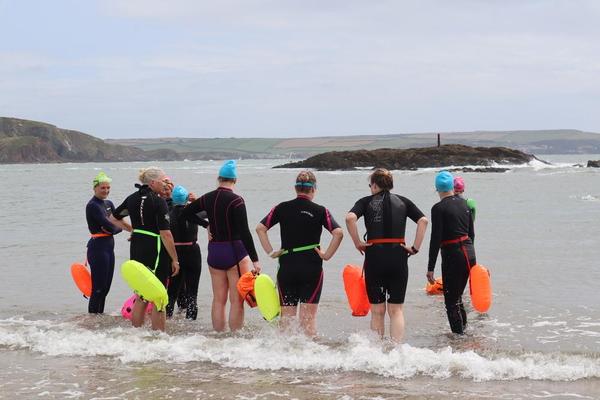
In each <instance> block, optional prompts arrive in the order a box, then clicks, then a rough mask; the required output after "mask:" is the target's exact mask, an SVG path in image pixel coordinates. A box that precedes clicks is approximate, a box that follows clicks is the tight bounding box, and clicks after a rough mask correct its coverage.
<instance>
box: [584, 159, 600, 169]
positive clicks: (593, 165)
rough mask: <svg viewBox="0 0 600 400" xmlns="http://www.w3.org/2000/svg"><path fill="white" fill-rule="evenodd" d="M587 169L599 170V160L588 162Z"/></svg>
mask: <svg viewBox="0 0 600 400" xmlns="http://www.w3.org/2000/svg"><path fill="white" fill-rule="evenodd" d="M587 167H588V168H600V160H596V161H594V160H588V163H587Z"/></svg>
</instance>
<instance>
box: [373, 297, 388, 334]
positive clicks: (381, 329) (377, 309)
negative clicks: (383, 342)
mask: <svg viewBox="0 0 600 400" xmlns="http://www.w3.org/2000/svg"><path fill="white" fill-rule="evenodd" d="M384 319H385V303H381V304H371V329H372V330H374V331H375V332H377V333H378V334H379V336H380V337H381V338H383V334H384V333H385V323H384Z"/></svg>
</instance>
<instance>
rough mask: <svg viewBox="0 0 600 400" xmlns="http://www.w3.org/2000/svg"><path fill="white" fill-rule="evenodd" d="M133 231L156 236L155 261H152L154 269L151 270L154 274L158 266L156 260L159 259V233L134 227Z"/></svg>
mask: <svg viewBox="0 0 600 400" xmlns="http://www.w3.org/2000/svg"><path fill="white" fill-rule="evenodd" d="M133 232H134V233H141V234H142V235H147V236H153V237H155V238H156V261H155V262H154V269H153V270H152V273H153V274H156V269H157V268H158V261H159V260H160V243H161V241H160V234H158V233H154V232H150V231H146V230H144V229H134V230H133Z"/></svg>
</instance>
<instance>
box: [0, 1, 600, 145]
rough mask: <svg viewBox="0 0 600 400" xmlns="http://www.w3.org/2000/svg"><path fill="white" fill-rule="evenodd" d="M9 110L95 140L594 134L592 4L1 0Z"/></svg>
mask: <svg viewBox="0 0 600 400" xmlns="http://www.w3.org/2000/svg"><path fill="white" fill-rule="evenodd" d="M0 21H2V22H1V23H0V116H10V117H19V118H26V119H33V120H39V121H45V122H49V123H52V124H54V125H57V126H59V127H63V128H69V129H75V130H79V131H83V132H86V133H90V134H92V135H95V136H99V137H102V138H132V137H160V136H185V137H229V136H238V137H276V136H286V137H294V136H322V135H351V134H383V133H408V132H438V131H439V132H448V131H471V130H511V129H550V128H552V129H553V128H574V129H581V130H587V131H593V132H600V22H599V21H600V1H598V0H437V1H435V0H414V1H402V0H396V1H385V0H362V1H357V0H343V1H342V0H297V1H296V0H289V1H287V0H257V1H253V0H219V1H202V0H169V1H164V0H121V1H118V0H95V1H92V0H89V1H80V0H70V1H69V0H52V1H45V0H38V1H33V0H0Z"/></svg>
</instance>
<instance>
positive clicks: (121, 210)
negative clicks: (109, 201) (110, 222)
mask: <svg viewBox="0 0 600 400" xmlns="http://www.w3.org/2000/svg"><path fill="white" fill-rule="evenodd" d="M128 199H129V197H128V198H127V199H125V200H124V201H123V203H121V205H120V206H119V207H117V208H116V210H114V211H113V217H115V218H116V219H118V220H121V219H123V218H125V217H126V216H128V215H129V210H128V209H127V200H128Z"/></svg>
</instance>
